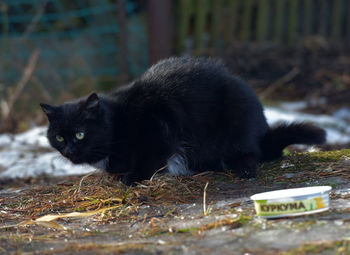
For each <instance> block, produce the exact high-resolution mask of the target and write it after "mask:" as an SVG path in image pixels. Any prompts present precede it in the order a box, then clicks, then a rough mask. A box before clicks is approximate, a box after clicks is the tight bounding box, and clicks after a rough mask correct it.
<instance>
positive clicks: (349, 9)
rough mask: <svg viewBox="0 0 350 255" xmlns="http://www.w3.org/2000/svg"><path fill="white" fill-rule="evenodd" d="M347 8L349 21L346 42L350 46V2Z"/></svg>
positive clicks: (347, 22)
mask: <svg viewBox="0 0 350 255" xmlns="http://www.w3.org/2000/svg"><path fill="white" fill-rule="evenodd" d="M347 5H348V6H347V8H346V13H347V15H346V17H347V21H346V40H347V42H348V44H349V43H350V15H349V13H350V1H347Z"/></svg>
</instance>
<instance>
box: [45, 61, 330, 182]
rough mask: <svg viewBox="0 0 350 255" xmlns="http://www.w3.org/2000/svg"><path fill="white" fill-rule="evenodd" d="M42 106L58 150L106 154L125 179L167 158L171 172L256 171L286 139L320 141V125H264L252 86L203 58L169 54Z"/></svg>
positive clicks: (80, 155) (76, 157) (86, 158)
mask: <svg viewBox="0 0 350 255" xmlns="http://www.w3.org/2000/svg"><path fill="white" fill-rule="evenodd" d="M41 107H42V108H43V110H44V112H45V113H46V114H47V116H48V119H49V121H50V125H49V129H48V138H49V141H50V143H51V145H52V146H53V147H54V148H56V149H57V150H58V151H60V152H61V153H62V155H63V156H65V157H67V158H68V159H70V160H71V161H72V162H73V163H76V164H80V163H88V164H95V163H97V162H99V161H101V160H104V159H108V163H107V165H106V166H105V170H106V171H107V172H110V173H124V174H125V175H124V176H125V177H124V182H125V183H128V184H130V183H132V182H135V181H141V180H144V179H147V178H150V177H151V176H152V174H153V173H154V172H155V171H156V170H157V169H159V168H161V167H163V166H165V165H166V164H169V167H168V168H169V170H170V172H172V173H174V174H177V173H182V174H184V173H189V172H200V171H207V170H213V171H222V170H225V169H231V170H234V171H235V172H236V173H237V174H238V175H239V176H241V177H254V176H255V175H256V172H257V169H258V164H259V162H262V161H266V160H273V159H275V158H278V157H279V156H281V153H282V150H283V148H284V147H285V146H287V145H289V144H295V143H301V144H321V143H323V142H324V141H325V132H324V130H322V129H320V128H318V127H315V126H312V125H309V124H296V123H292V124H289V125H287V124H281V125H279V126H277V127H274V128H269V126H268V124H267V122H266V119H265V116H264V114H263V108H262V105H261V103H260V102H259V100H258V98H257V97H256V95H255V94H254V92H253V91H252V89H251V88H250V87H249V86H247V85H246V84H245V83H244V82H243V81H241V80H240V79H238V78H237V77H234V76H232V75H231V74H230V73H229V72H228V71H227V69H226V68H225V67H224V66H223V65H222V64H221V63H220V62H216V61H213V60H210V59H205V58H187V57H182V58H170V59H166V60H163V61H160V62H159V63H157V64H156V65H154V66H152V67H151V68H150V69H149V70H148V71H146V73H145V74H143V75H142V76H141V77H140V78H139V79H137V80H135V81H133V82H132V83H130V84H129V85H128V86H125V87H123V88H121V89H118V90H116V91H113V92H112V93H109V94H99V95H97V94H95V93H93V94H91V95H90V96H88V97H86V98H82V99H79V100H77V101H73V102H68V103H65V104H63V105H61V106H50V105H47V104H41ZM77 132H84V138H83V139H81V140H79V139H77V138H76V133H77ZM56 135H59V136H61V137H62V138H63V139H64V141H63V142H62V141H61V142H59V141H58V140H57V139H56Z"/></svg>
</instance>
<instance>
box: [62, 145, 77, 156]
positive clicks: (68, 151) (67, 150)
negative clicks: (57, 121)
mask: <svg viewBox="0 0 350 255" xmlns="http://www.w3.org/2000/svg"><path fill="white" fill-rule="evenodd" d="M74 154H75V152H74V150H73V148H72V147H68V146H67V147H66V148H65V149H64V155H66V156H67V157H69V156H73V155H74Z"/></svg>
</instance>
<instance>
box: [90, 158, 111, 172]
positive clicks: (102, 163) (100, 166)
mask: <svg viewBox="0 0 350 255" xmlns="http://www.w3.org/2000/svg"><path fill="white" fill-rule="evenodd" d="M108 162H109V157H105V158H104V159H101V160H100V161H98V162H96V163H94V164H92V166H93V167H95V168H97V169H101V170H106V169H107V165H108Z"/></svg>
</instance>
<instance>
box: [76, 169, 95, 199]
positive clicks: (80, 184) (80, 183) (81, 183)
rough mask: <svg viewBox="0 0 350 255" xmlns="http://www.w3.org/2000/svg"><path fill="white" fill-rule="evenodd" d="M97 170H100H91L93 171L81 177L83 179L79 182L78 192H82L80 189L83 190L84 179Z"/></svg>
mask: <svg viewBox="0 0 350 255" xmlns="http://www.w3.org/2000/svg"><path fill="white" fill-rule="evenodd" d="M96 172H98V170H96V171H93V172H91V173H88V174H87V175H84V176H83V177H82V178H81V180H80V182H79V188H78V192H77V193H78V194H80V190H81V186H82V185H83V181H84V180H85V179H86V178H87V177H89V176H91V175H93V174H95V173H96Z"/></svg>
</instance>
